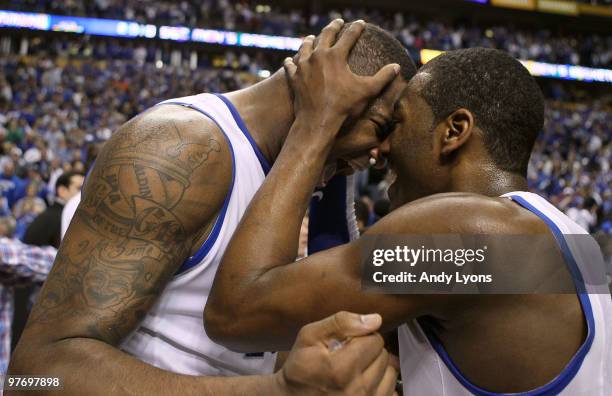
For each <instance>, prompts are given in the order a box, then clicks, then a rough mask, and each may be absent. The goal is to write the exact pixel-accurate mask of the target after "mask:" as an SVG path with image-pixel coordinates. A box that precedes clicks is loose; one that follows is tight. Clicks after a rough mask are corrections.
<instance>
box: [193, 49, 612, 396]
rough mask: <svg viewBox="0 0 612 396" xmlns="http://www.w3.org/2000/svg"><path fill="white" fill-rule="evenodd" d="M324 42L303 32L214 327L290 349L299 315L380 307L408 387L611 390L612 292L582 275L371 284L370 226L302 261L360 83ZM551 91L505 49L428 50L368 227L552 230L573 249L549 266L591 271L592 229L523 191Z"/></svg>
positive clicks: (390, 146)
mask: <svg viewBox="0 0 612 396" xmlns="http://www.w3.org/2000/svg"><path fill="white" fill-rule="evenodd" d="M326 51H328V49H327V48H326V46H321V45H318V46H317V47H316V48H315V49H314V50H313V48H312V46H311V45H308V46H307V45H304V46H303V48H302V50H301V51H300V54H299V62H296V63H297V66H296V65H295V64H294V63H293V62H292V61H291V60H290V59H289V60H286V67H287V68H288V70H290V71H291V73H292V74H293V75H294V77H293V79H292V81H293V83H292V85H293V88H294V90H295V108H296V120H295V122H294V124H293V125H292V127H291V130H290V132H289V135H288V137H287V139H286V141H285V145H284V146H283V149H282V150H281V153H280V155H279V156H278V158H277V159H276V162H275V163H274V166H273V168H272V170H271V172H270V174H269V175H268V177H267V178H266V180H265V181H264V183H263V185H262V186H261V188H260V189H259V191H258V192H257V194H256V195H255V197H254V199H253V200H252V201H251V205H250V206H249V208H248V210H247V211H246V213H245V215H244V217H243V219H242V222H241V224H240V225H239V227H238V229H237V230H236V232H235V233H234V237H233V239H232V241H231V242H230V245H229V247H228V249H227V250H226V252H225V256H224V258H223V260H222V263H221V266H220V268H219V270H218V272H217V278H216V279H215V283H214V286H213V290H212V292H211V295H210V297H209V299H208V304H207V306H206V310H205V323H206V330H207V333H208V335H209V336H210V337H211V338H212V339H213V340H215V341H218V342H219V343H222V344H224V345H227V346H228V347H230V348H232V349H235V350H241V349H245V350H249V349H253V348H260V349H270V348H272V349H279V350H280V349H282V348H285V347H286V346H288V345H290V343H291V340H293V338H294V337H295V334H296V331H297V329H299V326H301V325H303V324H304V323H307V322H309V321H312V320H316V319H317V318H320V317H322V316H325V315H328V314H329V313H331V312H336V311H338V310H342V309H346V310H350V311H354V312H368V311H376V312H380V313H381V315H382V316H383V321H384V324H383V328H384V329H392V328H395V327H396V326H400V327H399V330H398V331H399V352H400V365H401V370H402V378H403V380H404V384H405V385H404V394H405V395H411V396H420V395H427V396H430V395H468V394H476V395H494V394H501V393H503V394H507V393H511V394H525V395H556V394H564V395H571V396H574V395H589V396H592V395H599V396H604V395H610V394H612V388H611V387H610V385H611V384H610V380H611V378H610V377H611V376H612V341H611V340H612V302H611V299H610V295H609V293H606V294H603V292H602V291H601V290H600V291H599V292H600V293H601V294H595V293H588V291H590V289H589V290H587V292H585V291H584V289H581V288H580V287H579V285H577V286H576V288H577V290H578V291H579V292H577V293H573V294H571V293H568V294H540V295H536V294H532V295H480V296H479V295H463V296H459V295H449V294H445V295H443V294H437V295H433V294H429V295H425V294H420V295H417V294H409V295H389V294H380V293H366V292H362V290H361V265H362V249H364V248H365V245H364V244H365V242H364V240H363V238H360V239H357V240H355V241H354V242H352V243H349V244H345V245H341V246H338V247H335V248H332V249H330V250H327V251H323V252H320V253H316V254H313V255H311V256H309V257H306V258H304V259H302V260H300V261H298V262H295V263H294V262H293V258H294V252H295V250H296V243H297V235H298V231H299V228H300V222H301V219H302V216H303V213H304V210H305V208H306V206H307V204H308V201H309V199H310V195H311V192H312V190H313V188H314V186H315V185H316V182H317V177H318V175H319V174H320V172H321V169H322V162H323V160H324V158H325V157H326V156H327V155H328V153H329V150H330V147H331V146H332V145H333V143H334V139H335V137H336V136H337V131H338V130H339V128H340V126H341V125H343V123H344V122H345V120H346V118H347V116H348V115H349V114H350V111H351V108H350V107H348V106H346V103H345V100H346V97H347V96H348V93H349V92H350V89H351V87H347V86H344V85H342V83H340V82H339V81H342V79H341V78H340V77H339V72H338V70H340V68H339V67H338V66H337V65H335V64H334V63H333V62H331V61H330V62H325V61H323V60H322V59H324V58H325V57H324V55H323V54H324V53H325V52H326ZM330 70H332V71H333V73H331V72H330ZM543 107H544V106H543V98H542V94H541V92H540V90H539V88H538V86H537V84H536V82H535V81H534V79H533V78H532V77H531V76H530V75H529V73H528V72H527V70H526V69H525V68H524V67H523V66H522V65H521V64H520V63H519V62H518V61H517V60H516V59H514V58H512V57H511V56H510V55H508V54H506V53H504V52H502V51H498V50H493V49H482V48H474V49H466V50H458V51H451V52H447V53H445V54H443V55H441V56H439V57H437V58H435V59H434V60H432V61H431V62H429V63H427V64H426V65H425V66H423V67H422V68H421V69H420V70H419V72H418V73H417V74H416V76H415V77H414V78H412V80H411V81H410V82H409V84H408V87H407V88H406V90H405V92H404V94H403V96H402V98H401V100H400V101H399V104H398V106H397V107H396V110H395V114H394V115H393V116H392V117H388V119H389V120H391V119H393V120H394V121H393V122H396V123H397V125H396V127H395V129H394V130H393V131H392V132H391V133H390V135H389V137H388V139H386V140H385V141H384V142H383V144H382V145H381V147H380V151H379V152H378V155H377V157H378V158H377V159H378V160H379V161H380V160H382V159H383V158H387V159H388V160H389V163H390V167H391V169H392V170H393V171H395V173H396V174H397V179H396V181H395V182H394V184H393V185H392V186H391V187H390V191H389V195H390V199H391V201H392V206H393V207H394V208H395V210H394V211H392V212H391V213H390V214H389V215H387V216H386V217H384V218H383V219H381V220H380V221H379V222H378V223H376V224H375V225H373V226H372V227H371V228H370V229H369V230H368V231H367V232H366V233H365V234H366V235H376V234H382V235H389V234H428V235H430V234H488V235H533V236H537V235H548V234H552V235H553V236H554V238H555V240H557V242H558V243H559V247H560V250H561V252H562V253H561V252H559V253H558V254H557V253H555V254H552V253H551V254H550V255H546V256H545V257H542V259H541V260H542V262H541V264H542V266H546V265H552V266H553V268H561V269H563V274H564V276H565V277H566V278H567V279H570V276H569V271H565V270H564V268H565V266H567V268H568V270H572V269H574V270H576V266H577V271H579V272H578V274H579V275H580V274H584V273H586V272H585V271H588V270H589V267H588V265H590V264H591V263H590V262H584V261H582V260H581V258H582V257H586V256H585V255H584V254H583V253H585V252H584V251H576V250H574V249H573V248H568V245H567V243H566V242H565V239H564V238H565V237H564V234H586V231H584V230H583V229H581V228H580V227H579V226H577V225H576V224H575V223H574V222H573V221H572V220H570V219H569V218H568V217H567V216H565V215H564V214H563V213H561V212H560V211H559V210H557V209H556V208H555V207H553V206H552V205H551V204H550V203H548V202H547V201H546V200H544V199H543V198H541V197H539V196H537V195H535V194H532V193H529V192H526V190H527V180H526V173H527V165H528V160H529V156H530V153H531V150H532V147H533V144H534V140H535V139H536V136H537V134H538V132H539V131H540V129H541V128H542V125H543V118H544V115H543V113H544V108H543ZM381 122H385V121H384V120H381ZM388 122H390V121H388ZM272 197H273V198H272ZM312 216H313V214H312V212H311V222H312V221H313V219H312ZM553 247H554V246H553ZM553 250H555V251H556V248H555V249H553ZM595 252H596V254H599V252H598V251H597V250H595ZM587 253H588V252H587ZM590 257H593V256H592V255H591V256H590ZM500 264H501V263H500ZM505 264H506V265H512V266H513V267H514V271H523V272H525V273H527V274H533V275H534V276H535V275H536V274H537V272H536V271H535V270H534V269H533V268H530V267H527V266H526V265H522V263H521V262H512V263H505ZM491 265H493V264H491ZM481 270H482V271H484V272H485V273H486V271H487V268H481ZM570 282H571V280H570ZM570 284H571V283H570ZM580 290H582V291H580ZM417 318H418V321H416V319H417ZM522 392H525V393H522Z"/></svg>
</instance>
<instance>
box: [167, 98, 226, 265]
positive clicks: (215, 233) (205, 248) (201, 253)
mask: <svg viewBox="0 0 612 396" xmlns="http://www.w3.org/2000/svg"><path fill="white" fill-rule="evenodd" d="M161 104H174V105H181V106H185V107H189V108H190V109H193V110H196V111H198V112H200V113H202V114H203V115H205V116H206V117H208V118H210V119H211V120H212V122H214V123H215V124H216V125H217V127H219V130H221V132H222V133H223V136H225V140H227V144H229V148H230V153H231V154H232V183H231V184H230V187H229V191H228V192H227V195H226V196H225V201H223V207H222V208H221V212H219V216H217V220H216V221H215V225H214V226H213V229H212V231H211V232H210V234H209V235H208V238H206V241H204V243H203V244H202V246H201V247H200V248H199V249H198V251H197V252H196V253H195V254H194V255H193V256H191V257H189V258H188V259H187V260H185V262H184V263H183V264H182V265H181V267H180V268H179V269H178V271H177V272H176V273H175V274H174V275H175V276H176V275H179V274H182V273H183V272H185V271H187V270H189V269H191V268H193V267H195V266H196V265H197V264H199V263H200V262H201V261H202V260H203V259H204V257H206V255H207V254H208V252H210V249H211V248H212V247H213V245H214V244H215V242H216V241H217V238H218V237H219V233H220V232H221V226H222V225H223V221H224V219H225V214H226V213H227V207H228V206H229V201H230V198H231V197H232V191H233V190H234V180H235V179H236V159H235V157H234V147H233V146H232V142H231V141H230V138H229V137H228V136H227V134H226V133H225V131H224V130H223V128H221V125H219V123H218V122H217V120H215V119H214V118H213V117H212V116H211V115H210V114H208V113H207V112H205V111H204V110H202V109H199V108H197V107H196V106H194V105H193V104H192V103H185V102H164V103H161Z"/></svg>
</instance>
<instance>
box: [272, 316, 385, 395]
mask: <svg viewBox="0 0 612 396" xmlns="http://www.w3.org/2000/svg"><path fill="white" fill-rule="evenodd" d="M381 323H382V319H381V317H380V315H377V314H373V315H358V314H353V313H349V312H339V313H337V314H335V315H332V316H330V317H328V318H326V319H323V320H321V321H319V322H315V323H311V324H309V325H306V326H304V327H303V328H302V330H301V331H300V332H299V334H298V336H297V339H296V341H295V344H294V346H293V349H292V350H291V352H290V354H289V356H288V358H287V361H286V362H285V364H284V366H283V367H282V369H281V370H280V371H279V372H278V373H277V374H276V375H277V379H278V381H279V384H280V386H281V389H282V391H283V392H284V393H285V394H291V395H293V394H295V395H328V394H331V395H376V396H383V395H392V394H394V390H395V383H396V378H397V370H396V369H395V368H394V367H393V365H392V364H391V362H390V359H389V354H388V352H387V351H386V350H385V348H384V341H383V339H382V337H381V336H380V335H379V334H378V333H376V330H378V328H379V327H380V325H381Z"/></svg>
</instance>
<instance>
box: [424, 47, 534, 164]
mask: <svg viewBox="0 0 612 396" xmlns="http://www.w3.org/2000/svg"><path fill="white" fill-rule="evenodd" d="M421 72H427V73H429V74H430V75H431V78H430V79H429V81H428V82H426V83H425V85H424V86H423V87H422V88H421V89H420V95H421V96H422V97H423V99H425V101H427V103H428V104H429V106H431V109H432V111H433V114H434V118H435V121H436V122H439V121H440V120H442V119H443V118H444V117H447V116H448V115H449V114H451V113H452V112H453V111H455V110H457V109H459V108H465V109H468V110H470V111H471V112H472V114H473V115H474V118H475V122H476V125H477V126H478V127H479V128H480V129H481V130H482V132H483V134H484V143H485V146H486V148H487V150H488V151H489V154H490V155H491V157H492V159H493V160H494V161H495V163H496V164H497V166H499V167H500V168H501V169H503V170H505V171H509V172H514V173H520V174H521V175H526V174H527V165H528V163H529V157H530V155H531V150H532V149H533V144H534V142H535V139H536V138H537V136H538V133H539V132H540V130H541V129H542V126H543V124H544V99H543V97H542V92H541V90H540V88H539V87H538V84H537V83H536V82H535V80H534V78H533V77H531V75H530V74H529V72H528V71H527V69H525V67H523V65H522V64H521V63H520V62H519V61H518V60H516V59H514V58H513V57H512V56H510V55H509V54H507V53H506V52H503V51H500V50H496V49H490V48H469V49H461V50H456V51H449V52H446V53H444V54H442V55H440V56H438V57H436V58H434V59H433V60H432V61H430V62H429V63H427V64H425V65H424V66H423V67H422V68H421V69H420V70H419V73H421Z"/></svg>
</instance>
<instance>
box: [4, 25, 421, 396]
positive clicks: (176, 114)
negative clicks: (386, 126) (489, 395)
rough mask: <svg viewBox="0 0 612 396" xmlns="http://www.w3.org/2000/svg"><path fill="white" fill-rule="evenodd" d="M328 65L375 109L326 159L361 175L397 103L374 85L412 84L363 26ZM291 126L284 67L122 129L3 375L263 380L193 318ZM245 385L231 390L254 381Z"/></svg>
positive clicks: (76, 387)
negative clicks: (258, 80)
mask: <svg viewBox="0 0 612 396" xmlns="http://www.w3.org/2000/svg"><path fill="white" fill-rule="evenodd" d="M342 26H343V22H342V21H341V20H336V21H334V22H332V23H331V24H330V25H329V26H328V27H326V28H325V29H324V30H323V32H322V33H321V35H320V37H319V39H320V41H321V42H323V43H330V42H332V41H335V40H336V37H337V33H338V30H339V29H340V28H341V27H342ZM362 33H363V34H362ZM313 40H314V37H308V38H307V39H306V42H307V43H312V42H313ZM349 54H350V55H349ZM327 57H328V58H330V59H340V60H341V61H339V62H338V64H342V65H343V66H344V68H346V69H347V70H348V69H349V67H348V66H347V57H348V63H349V65H350V68H351V70H353V71H354V72H355V73H357V74H359V75H353V74H352V72H351V73H346V74H344V73H343V74H342V76H343V77H345V78H346V79H347V81H348V82H349V83H350V84H356V86H354V87H353V88H354V89H353V91H352V92H353V93H354V94H355V95H354V96H352V97H350V98H347V104H348V105H351V106H353V107H354V108H355V109H356V110H359V111H355V112H354V114H355V115H361V114H362V113H363V112H362V110H363V109H364V107H365V106H366V105H368V104H369V102H371V105H370V106H369V107H368V111H367V112H366V113H364V114H363V115H362V116H361V117H353V118H351V120H350V122H348V123H347V125H346V128H345V129H344V131H343V134H344V136H343V139H340V140H339V141H338V144H337V145H336V148H335V149H334V151H333V154H331V155H330V157H329V158H328V159H327V160H326V162H327V164H331V165H332V166H333V165H334V164H336V163H337V162H339V161H341V162H342V163H353V164H354V165H355V166H356V167H359V166H362V165H360V164H363V162H364V159H365V163H367V160H368V152H369V151H370V150H371V149H373V148H375V147H377V146H378V145H379V144H380V142H381V140H380V139H379V136H380V130H381V127H380V126H378V125H377V124H376V122H377V120H378V119H380V118H381V117H382V116H381V115H380V114H381V113H384V112H390V111H391V107H392V105H393V103H394V101H395V98H394V97H392V96H391V94H390V93H388V92H390V91H388V90H386V91H384V92H383V93H382V94H381V92H382V90H383V88H385V87H386V86H387V84H388V82H390V81H391V80H393V79H394V78H395V77H396V76H397V75H398V73H399V74H401V78H400V80H402V81H408V80H409V79H410V78H411V77H412V76H413V75H414V73H415V72H416V67H415V66H414V63H413V62H412V61H411V59H410V57H409V56H408V54H407V52H406V51H405V49H404V48H403V47H402V46H401V44H400V43H399V42H398V41H397V40H396V39H394V38H393V37H392V36H391V35H389V34H388V33H387V32H385V31H383V30H382V29H380V28H378V27H375V26H373V25H367V26H366V24H365V23H364V22H363V21H360V22H356V23H353V24H352V25H351V26H350V27H348V28H346V29H345V30H344V32H343V34H342V35H341V36H340V37H339V39H338V42H337V44H335V45H334V47H333V48H332V49H330V51H329V53H328V54H327ZM400 66H401V67H400ZM379 94H380V95H379ZM374 98H377V99H376V100H372V101H371V99H374ZM293 118H294V117H293V105H292V99H291V96H290V90H289V87H288V85H287V79H286V76H285V72H284V70H282V69H281V70H280V71H279V72H277V73H275V75H274V76H272V77H271V78H269V79H267V80H264V81H262V82H261V83H259V84H256V85H254V86H252V87H250V88H247V89H243V90H240V91H237V92H231V93H229V94H227V95H212V94H200V95H195V96H191V97H185V98H178V99H171V100H168V101H165V102H163V103H162V104H160V105H158V106H155V107H154V108H153V109H151V110H149V111H147V112H146V113H144V114H142V115H140V116H138V117H136V118H134V119H132V120H130V121H129V122H127V123H126V124H125V125H123V126H122V127H121V128H120V129H119V130H118V131H117V132H116V133H115V134H114V135H113V137H112V138H111V139H110V140H109V141H108V142H107V144H106V145H105V147H104V148H103V149H102V152H101V153H100V155H99V156H98V158H97V161H96V164H95V166H94V168H93V170H92V172H91V173H90V175H89V176H88V178H87V181H86V184H85V189H84V191H83V201H82V202H81V204H80V205H79V207H78V209H77V211H76V214H75V217H74V219H73V221H72V223H71V224H70V227H69V228H68V231H67V233H66V236H65V238H64V240H63V242H62V246H61V249H60V251H59V253H58V257H57V259H56V262H55V265H54V267H53V271H52V272H51V274H50V276H49V278H48V280H47V282H46V284H45V286H44V287H43V290H42V292H41V295H40V297H39V299H38V302H37V304H36V305H35V307H34V308H33V312H32V315H31V316H30V320H29V323H28V327H27V328H26V330H25V332H24V335H23V337H22V339H21V342H20V343H19V345H18V347H17V349H16V352H15V354H14V356H13V361H12V363H11V369H10V370H11V371H10V372H11V373H13V374H26V373H30V374H41V373H45V374H47V375H51V374H54V375H58V376H60V377H62V378H63V380H64V381H65V386H64V389H65V390H68V391H70V392H71V393H78V394H88V395H91V394H104V395H108V394H112V393H113V391H114V390H117V389H123V390H125V391H126V392H127V391H128V390H129V391H130V392H133V393H138V392H140V393H143V394H147V395H152V394H164V395H166V394H182V393H189V392H190V391H191V390H193V393H198V394H201V393H202V392H204V393H206V391H209V392H212V393H213V394H220V392H219V389H230V388H227V386H230V385H231V384H233V382H229V384H230V385H226V382H223V381H221V382H219V381H218V380H216V379H214V378H205V377H198V378H197V379H193V378H191V377H185V376H181V375H179V374H187V375H192V376H241V375H245V376H246V375H263V374H270V373H272V371H273V367H274V363H275V362H274V360H275V355H274V354H272V353H259V352H258V351H249V352H254V353H236V352H232V351H230V350H228V349H226V348H225V347H223V346H221V345H218V344H215V343H214V342H212V341H211V340H210V339H209V338H208V337H207V335H206V333H205V331H204V327H203V324H202V319H201V316H202V310H203V307H204V302H205V300H206V297H207V295H208V293H209V291H210V288H211V286H212V282H213V279H214V276H215V273H216V270H217V266H218V264H219V262H220V260H221V258H222V255H223V252H224V251H225V248H226V246H227V243H228V242H229V239H230V237H231V235H232V234H233V231H234V229H235V228H236V227H237V225H238V223H239V222H240V219H241V217H242V214H243V212H244V211H245V210H246V207H247V206H248V204H249V202H250V200H251V198H252V196H253V195H254V194H255V192H256V190H257V189H258V188H259V186H260V185H261V183H262V182H263V180H264V178H265V175H266V174H267V172H268V170H269V168H270V165H269V164H271V163H272V162H273V161H274V159H275V157H276V155H277V154H278V152H279V151H280V148H281V146H282V144H283V140H284V138H285V136H286V134H287V132H288V130H289V127H290V125H291V124H292V122H293ZM322 173H323V172H322ZM143 362H144V363H143ZM145 363H146V364H145ZM302 363H303V364H310V362H302ZM153 366H154V367H153ZM159 369H162V370H165V371H161V370H159ZM307 371H308V370H307ZM173 373H176V374H173ZM377 374H378V373H377ZM383 374H384V373H383ZM329 375H333V373H330V374H329ZM387 377H388V376H387ZM380 378H382V377H380ZM380 378H379V379H380ZM207 380H209V381H208V382H207ZM236 381H238V380H236ZM209 383H210V386H211V387H210V388H207V386H208V384H209ZM198 384H199V385H201V388H200V387H199V386H198ZM241 384H242V383H241ZM243 384H244V385H245V388H235V389H237V391H236V393H238V394H244V389H249V388H248V386H249V385H252V382H248V381H247V382H245V383H243ZM214 385H217V386H219V387H220V388H215V387H212V386H214ZM342 385H345V384H342ZM223 386H226V388H223ZM231 386H233V385H231ZM322 386H323V385H322ZM231 389H234V388H231ZM239 389H242V390H243V392H242V393H241V392H239V391H238V390H239ZM197 390H200V392H197ZM253 391H255V388H253ZM263 393H265V392H263Z"/></svg>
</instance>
